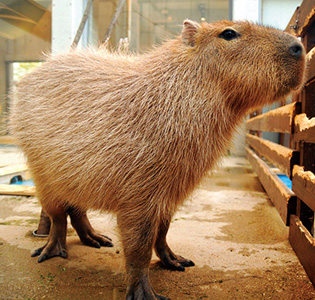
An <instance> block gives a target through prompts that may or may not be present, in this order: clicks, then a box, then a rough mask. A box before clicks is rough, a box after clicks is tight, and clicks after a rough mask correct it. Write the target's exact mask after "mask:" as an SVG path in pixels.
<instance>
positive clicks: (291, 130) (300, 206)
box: [246, 0, 315, 285]
mask: <svg viewBox="0 0 315 300" xmlns="http://www.w3.org/2000/svg"><path fill="white" fill-rule="evenodd" d="M285 31H286V32H290V33H291V34H294V35H295V36H297V37H300V38H301V41H302V43H303V45H304V46H305V49H306V51H307V60H308V71H307V75H306V83H305V86H304V88H303V90H302V92H301V94H300V95H299V97H298V98H297V97H295V98H294V101H296V102H293V103H291V104H288V105H285V106H281V107H279V108H277V109H274V110H272V111H269V112H267V113H265V114H260V115H258V116H255V117H253V118H251V119H249V120H248V121H247V123H246V126H247V129H248V130H249V133H248V134H247V135H246V141H247V144H248V146H247V147H246V153H247V158H248V160H249V161H250V163H251V164H252V166H253V168H254V170H255V172H256V173H257V176H258V178H259V180H260V182H261V183H262V185H263V187H264V188H265V190H266V192H267V194H268V196H269V197H270V199H271V201H272V202H273V204H274V205H275V207H276V209H277V210H278V212H279V214H280V216H281V218H282V220H283V221H284V222H285V224H286V225H288V226H290V229H289V240H290V243H291V245H292V248H293V249H294V251H295V252H296V254H297V256H298V258H299V260H300V261H301V263H302V265H303V267H304V269H305V270H306V272H307V274H308V276H309V278H310V279H311V281H312V282H313V284H314V285H315V239H314V236H315V232H314V228H315V227H314V212H315V175H314V174H315V47H314V46H315V2H314V0H304V1H303V2H302V4H301V6H300V7H298V8H297V9H296V11H295V13H294V14H293V16H292V18H291V20H290V22H289V24H288V26H287V28H286V30H285ZM263 131H268V132H278V133H280V136H281V137H283V135H284V134H289V137H290V141H289V142H287V144H288V145H287V146H288V147H286V146H284V145H283V138H282V139H281V138H280V141H281V142H279V144H276V143H273V142H270V141H267V140H265V139H263V138H262V132H263ZM262 158H263V159H262ZM270 164H272V165H273V166H275V167H276V168H278V169H279V170H281V172H282V173H283V174H285V175H287V176H288V177H289V178H290V179H291V180H292V190H291V189H289V188H288V187H287V186H286V185H285V184H284V183H283V182H282V181H281V180H280V179H279V177H278V176H277V174H275V173H274V172H273V169H272V168H271V167H270V166H269V165H270Z"/></svg>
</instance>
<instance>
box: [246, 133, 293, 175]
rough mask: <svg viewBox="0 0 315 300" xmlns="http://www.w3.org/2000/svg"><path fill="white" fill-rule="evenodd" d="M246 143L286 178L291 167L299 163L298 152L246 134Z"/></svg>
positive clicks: (289, 173)
mask: <svg viewBox="0 0 315 300" xmlns="http://www.w3.org/2000/svg"><path fill="white" fill-rule="evenodd" d="M246 141H247V143H248V144H249V145H250V146H251V147H252V148H254V149H255V150H256V151H257V152H258V153H259V154H260V155H262V156H264V157H265V158H266V159H267V160H269V161H270V162H271V163H272V164H273V165H275V166H276V167H278V168H279V169H280V170H281V171H282V172H283V173H284V174H286V175H287V176H288V177H291V170H292V168H293V165H294V164H297V163H298V162H299V152H298V151H295V150H292V149H289V148H287V147H284V146H282V145H278V144H275V143H273V142H270V141H267V140H264V139H261V138H259V137H256V136H254V135H252V134H246Z"/></svg>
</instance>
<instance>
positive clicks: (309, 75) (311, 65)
mask: <svg viewBox="0 0 315 300" xmlns="http://www.w3.org/2000/svg"><path fill="white" fill-rule="evenodd" d="M314 77H315V47H314V48H312V49H311V50H310V51H309V52H308V53H307V70H306V80H305V82H309V81H311V80H314Z"/></svg>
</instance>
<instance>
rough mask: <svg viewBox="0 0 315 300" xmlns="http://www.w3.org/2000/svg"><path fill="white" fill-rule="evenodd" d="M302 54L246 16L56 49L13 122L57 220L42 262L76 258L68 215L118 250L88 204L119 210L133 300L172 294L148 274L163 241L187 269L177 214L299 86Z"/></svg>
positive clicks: (164, 252) (20, 91)
mask: <svg viewBox="0 0 315 300" xmlns="http://www.w3.org/2000/svg"><path fill="white" fill-rule="evenodd" d="M304 69H305V51H304V48H303V46H302V45H301V43H300V42H299V41H298V40H297V39H296V38H295V37H293V36H291V35H289V34H287V33H283V32H281V31H278V30H276V29H272V28H266V27H262V26H259V25H255V24H252V23H249V22H231V21H220V22H215V23H205V22H204V23H201V24H198V23H195V22H193V21H190V20H186V21H184V24H183V29H182V33H181V35H180V36H178V37H177V38H175V39H173V40H169V41H167V42H165V43H164V44H163V45H162V46H159V47H156V48H155V49H153V50H152V51H151V52H148V53H145V54H142V55H136V54H130V55H119V54H117V53H110V52H109V51H106V50H104V49H99V50H91V49H90V50H85V51H82V50H71V51H69V52H67V53H63V54H59V55H55V56H51V57H49V58H48V59H47V61H46V62H45V63H44V64H43V65H42V66H41V67H39V68H38V69H36V70H34V71H33V72H31V73H30V74H29V75H27V76H25V77H24V78H23V79H22V80H21V81H20V82H19V83H18V85H17V88H16V91H15V92H14V93H13V95H12V98H14V101H13V102H14V103H13V107H12V115H11V129H12V133H13V135H14V136H15V138H16V140H17V142H18V144H19V145H20V147H21V148H22V149H23V151H24V153H25V155H26V157H27V159H28V165H29V168H30V170H31V172H32V175H33V178H34V181H35V184H36V190H37V195H38V197H39V199H40V202H41V204H42V207H43V209H44V210H45V212H46V213H47V214H48V215H49V216H50V218H51V222H52V226H51V230H50V235H49V238H48V242H47V244H46V245H45V246H44V247H42V248H40V249H38V250H36V251H35V253H34V256H36V255H39V262H41V261H43V260H45V259H47V258H49V257H52V256H56V255H60V256H62V257H66V256H67V251H66V226H67V221H66V218H67V215H70V218H71V222H72V224H73V226H74V228H75V229H76V230H77V232H78V234H79V236H80V238H81V240H82V241H83V242H84V243H86V244H88V245H90V246H94V247H100V246H112V243H111V240H110V238H108V237H106V236H102V235H100V234H97V233H96V232H95V231H94V230H93V228H92V227H91V225H90V223H89V221H88V219H87V217H86V211H87V210H88V209H100V210H104V211H110V212H113V213H116V214H117V221H118V227H119V231H120V234H121V240H122V244H123V248H124V255H125V261H126V262H125V263H126V273H127V282H128V288H127V296H126V299H147V300H152V299H166V298H163V297H162V296H159V295H157V294H156V293H155V292H154V290H153V288H152V287H151V285H150V282H149V274H148V266H149V263H150V260H151V255H152V250H153V249H154V250H155V251H156V253H157V255H158V257H159V258H160V259H161V261H162V264H163V265H164V266H165V267H167V268H170V269H174V270H181V271H183V270H184V268H185V267H186V266H192V265H193V262H192V261H190V260H188V259H185V258H183V257H181V256H178V255H176V254H174V253H173V252H172V251H171V249H170V248H169V246H168V244H167V242H166V234H167V231H168V228H169V225H170V222H171V219H172V216H173V215H174V213H175V211H176V210H177V208H178V206H179V205H181V204H182V203H183V201H184V200H185V198H186V197H187V195H189V194H190V193H191V192H192V191H193V189H194V188H195V187H196V185H197V184H198V183H200V181H201V179H202V178H203V177H204V175H205V174H206V173H207V172H208V171H209V170H210V169H211V168H213V167H214V166H215V164H216V163H217V162H218V159H219V158H220V156H222V155H223V154H224V153H225V152H226V149H227V146H228V143H229V141H230V140H231V136H232V134H233V131H234V129H235V127H236V126H237V125H238V124H239V123H240V122H241V121H242V120H243V118H244V116H245V115H246V113H248V112H249V111H250V110H252V109H254V108H257V107H261V106H263V105H264V104H267V103H272V102H274V101H276V100H279V99H283V98H284V97H286V96H287V95H288V94H290V93H291V92H292V91H293V90H298V89H299V88H300V87H301V84H302V83H303V79H304Z"/></svg>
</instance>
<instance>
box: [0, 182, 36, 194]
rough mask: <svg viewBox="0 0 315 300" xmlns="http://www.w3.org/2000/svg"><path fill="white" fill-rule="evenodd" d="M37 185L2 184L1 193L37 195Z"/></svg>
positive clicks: (0, 185) (0, 186)
mask: <svg viewBox="0 0 315 300" xmlns="http://www.w3.org/2000/svg"><path fill="white" fill-rule="evenodd" d="M35 191H36V189H35V186H28V185H11V184H0V195H17V196H35Z"/></svg>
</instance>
